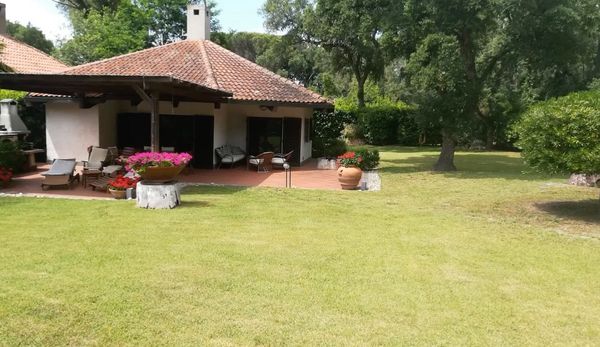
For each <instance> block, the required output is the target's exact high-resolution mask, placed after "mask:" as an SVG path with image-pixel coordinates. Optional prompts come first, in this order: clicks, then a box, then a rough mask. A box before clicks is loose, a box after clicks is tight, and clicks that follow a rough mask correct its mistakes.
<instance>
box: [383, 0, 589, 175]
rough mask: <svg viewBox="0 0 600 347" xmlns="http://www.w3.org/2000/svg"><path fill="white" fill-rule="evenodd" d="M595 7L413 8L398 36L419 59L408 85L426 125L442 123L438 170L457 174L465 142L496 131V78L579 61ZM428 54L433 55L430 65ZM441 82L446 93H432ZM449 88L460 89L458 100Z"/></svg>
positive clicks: (510, 0)
mask: <svg viewBox="0 0 600 347" xmlns="http://www.w3.org/2000/svg"><path fill="white" fill-rule="evenodd" d="M588 3H590V1H588V0H581V1H573V2H566V1H560V0H534V1H530V0H497V1H491V0H470V1H463V0H426V1H422V0H407V2H406V5H405V6H404V11H403V15H402V17H401V19H399V20H397V21H395V22H394V23H393V24H394V25H395V32H394V33H393V35H395V36H396V40H395V42H400V43H401V44H402V43H404V45H405V47H403V48H402V50H403V51H404V52H416V53H414V54H412V55H410V59H409V62H408V65H409V66H411V68H410V69H408V73H409V74H410V75H411V76H409V78H408V80H409V82H410V81H412V83H409V84H408V87H409V88H410V89H412V93H413V94H414V95H415V100H416V101H417V102H419V103H420V106H421V109H426V110H427V111H426V112H423V113H422V115H423V118H425V119H427V120H430V121H432V120H435V119H438V120H439V121H437V122H438V123H439V124H440V125H441V129H442V135H443V143H442V152H441V154H440V157H439V159H438V162H437V163H436V165H435V167H434V169H435V170H438V171H450V170H455V169H456V167H455V165H454V152H455V149H456V146H457V142H458V140H459V138H460V137H461V136H462V135H463V134H464V133H465V132H472V130H473V125H475V124H477V123H479V124H485V125H486V126H491V124H493V122H492V121H491V119H490V117H491V116H492V115H493V114H492V113H489V112H486V110H485V105H486V100H485V98H486V87H489V86H491V85H493V83H494V82H493V78H494V74H495V73H497V72H498V71H500V70H502V69H506V70H511V69H513V68H514V67H518V66H521V67H522V66H525V68H523V70H524V71H527V72H528V73H531V72H540V73H541V72H543V71H547V70H548V69H550V68H552V67H556V66H564V64H565V63H567V62H576V61H577V60H578V56H579V52H580V50H581V48H582V47H584V46H585V45H586V44H587V43H588V42H589V37H588V35H587V31H586V29H587V28H588V26H587V25H586V24H587V23H586V20H584V16H585V15H586V14H585V11H586V7H585V6H583V4H588ZM587 10H589V8H587ZM407 26H408V28H407ZM388 35H390V33H389V32H388ZM427 53H431V54H432V55H431V56H430V57H427V56H426V55H427ZM442 59H443V60H445V61H442ZM428 69H430V70H431V71H437V76H436V75H434V74H433V73H426V74H425V77H424V76H419V75H420V74H421V71H427V70H428ZM513 71H514V70H513ZM425 78H429V80H427V81H426V80H425ZM436 79H441V80H442V85H441V86H440V87H438V88H437V89H433V90H431V89H427V88H433V87H435V85H436V84H437V82H436ZM497 81H503V80H502V79H496V82H497ZM504 81H507V82H511V83H518V82H519V81H515V80H512V81H511V80H509V79H505V80H504ZM424 87H427V88H424ZM448 87H451V88H452V89H451V90H450V91H451V92H450V93H448V90H447V88H448ZM429 98H432V99H431V100H429ZM432 100H433V101H434V102H432V103H431V101H432ZM428 103H431V104H432V105H436V106H437V107H433V106H432V105H427V104H428ZM431 112H433V113H431Z"/></svg>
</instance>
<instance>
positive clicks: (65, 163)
mask: <svg viewBox="0 0 600 347" xmlns="http://www.w3.org/2000/svg"><path fill="white" fill-rule="evenodd" d="M75 165H77V163H76V162H75V159H56V160H55V161H54V163H52V166H51V167H50V170H48V171H46V172H44V173H42V176H68V175H71V174H73V171H75Z"/></svg>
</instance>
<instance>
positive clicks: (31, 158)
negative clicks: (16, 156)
mask: <svg viewBox="0 0 600 347" xmlns="http://www.w3.org/2000/svg"><path fill="white" fill-rule="evenodd" d="M44 152H45V151H44V150H43V149H29V150H26V151H23V154H25V156H26V157H27V169H28V170H29V171H35V170H36V169H37V163H36V161H35V155H36V154H38V153H44Z"/></svg>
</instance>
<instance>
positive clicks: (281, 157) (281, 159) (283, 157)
mask: <svg viewBox="0 0 600 347" xmlns="http://www.w3.org/2000/svg"><path fill="white" fill-rule="evenodd" d="M293 155H294V151H291V152H289V153H287V154H283V153H279V154H275V155H274V156H273V160H272V161H271V163H272V164H273V167H274V168H278V169H283V165H284V164H285V163H287V162H289V161H290V160H291V159H292V156H293Z"/></svg>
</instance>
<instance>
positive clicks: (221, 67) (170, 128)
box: [0, 4, 333, 168]
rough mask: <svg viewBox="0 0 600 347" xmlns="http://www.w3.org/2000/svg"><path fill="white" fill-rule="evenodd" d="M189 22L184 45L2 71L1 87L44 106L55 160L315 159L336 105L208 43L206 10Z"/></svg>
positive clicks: (207, 164)
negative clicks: (146, 152) (104, 156)
mask: <svg viewBox="0 0 600 347" xmlns="http://www.w3.org/2000/svg"><path fill="white" fill-rule="evenodd" d="M187 15H188V35H187V39H186V40H184V41H179V42H175V43H171V44H167V45H164V46H160V47H155V48H150V49H146V50H142V51H139V52H135V53H130V54H126V55H122V56H118V57H114V58H111V59H107V60H102V61H98V62H94V63H90V64H85V65H81V66H77V67H73V68H68V69H65V70H63V71H61V72H59V73H52V74H39V73H28V74H1V75H0V87H2V88H10V89H16V90H26V91H31V92H34V93H33V94H31V95H30V97H29V101H31V102H43V103H45V104H46V129H47V130H46V132H47V154H48V159H49V160H52V159H56V158H77V159H78V160H84V159H85V158H86V156H87V152H86V147H87V146H89V145H95V146H101V147H109V146H118V147H120V148H122V147H134V148H139V149H142V148H144V147H148V146H149V147H151V149H152V150H153V151H159V150H160V148H161V147H175V149H176V151H186V152H190V153H192V154H193V155H194V157H195V161H194V166H196V167H201V168H212V167H214V165H215V164H216V162H217V160H218V159H217V158H216V157H215V149H216V148H218V147H220V146H223V145H233V146H239V147H241V148H242V149H244V150H245V151H246V152H248V153H249V154H258V153H260V152H263V151H275V152H288V151H290V150H293V151H294V156H293V158H292V162H293V163H296V164H300V163H302V162H304V161H306V160H307V159H309V158H310V157H311V152H312V141H311V137H310V128H311V120H312V115H313V113H314V111H315V110H318V109H330V108H332V107H333V105H332V104H331V103H330V102H329V100H327V99H325V98H323V97H322V96H320V95H318V94H316V93H314V92H312V91H310V90H308V89H306V88H304V87H302V86H300V85H298V84H296V83H294V82H292V81H290V80H287V79H285V78H282V77H280V76H279V75H276V74H274V73H272V72H270V71H269V70H267V69H265V68H262V67H260V66H259V65H256V64H254V63H252V62H250V61H248V60H246V59H244V58H242V57H240V56H238V55H236V54H234V53H232V52H230V51H228V50H226V49H224V48H222V47H220V46H219V45H217V44H215V43H213V42H211V41H210V29H209V23H210V15H209V13H208V11H207V9H206V7H205V6H204V5H202V4H200V5H188V11H187Z"/></svg>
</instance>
